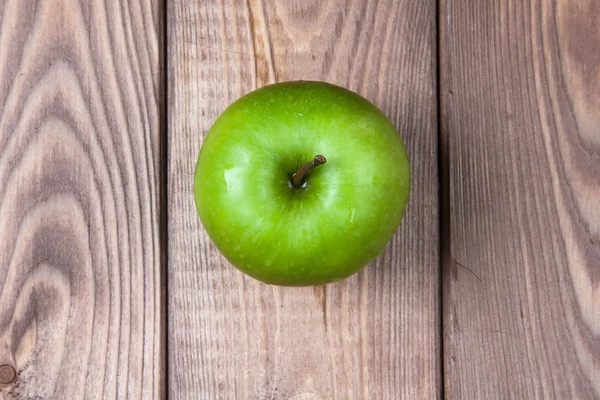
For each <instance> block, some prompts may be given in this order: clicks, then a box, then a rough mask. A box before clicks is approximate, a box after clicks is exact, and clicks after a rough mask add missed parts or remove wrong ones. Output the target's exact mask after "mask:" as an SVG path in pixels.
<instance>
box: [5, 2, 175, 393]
mask: <svg viewBox="0 0 600 400" xmlns="http://www.w3.org/2000/svg"><path fill="white" fill-rule="evenodd" d="M161 7H162V5H161V3H160V2H159V1H158V0H156V1H150V0H149V1H120V2H119V1H107V2H102V1H77V0H51V1H29V0H27V1H25V0H4V1H0V365H2V364H6V366H5V367H3V368H2V371H0V372H1V373H0V375H1V376H0V379H4V380H5V381H9V380H11V378H12V377H11V375H12V371H13V370H16V372H17V377H16V380H14V381H13V382H12V383H10V384H8V385H2V384H0V398H36V399H38V398H39V399H42V398H44V399H46V398H54V399H78V398H84V395H85V396H86V398H119V399H123V398H126V397H128V398H153V397H156V398H159V397H164V393H165V379H164V375H165V368H164V363H165V359H164V352H165V349H164V342H165V335H164V331H165V327H164V326H163V322H164V318H162V317H161V315H162V314H163V311H162V309H163V308H162V307H161V295H162V291H161V283H163V281H162V280H161V262H160V261H161V260H160V259H161V253H162V252H161V241H160V233H159V206H160V188H161V185H160V184H159V182H160V176H161V173H160V125H161V121H160V114H161V113H160V110H161V104H160V103H161V97H163V94H162V93H161V92H162V91H163V89H162V86H161V70H162V68H161V64H160V56H161V45H160V43H161V40H162V33H161V29H162V25H163V24H162V20H161V15H164V14H163V11H162V8H161Z"/></svg>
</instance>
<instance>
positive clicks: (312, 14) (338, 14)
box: [167, 0, 441, 400]
mask: <svg viewBox="0 0 600 400" xmlns="http://www.w3.org/2000/svg"><path fill="white" fill-rule="evenodd" d="M435 21H436V7H435V2H434V1H422V2H411V1H392V0H387V1H364V0H349V1H330V2H322V1H317V0H311V1H302V2H300V1H294V2H290V1H284V0H280V1H269V0H262V1H261V0H250V1H226V0H223V1H217V0H209V1H204V0H196V1H189V0H175V1H171V2H168V30H167V36H168V39H167V40H168V60H169V66H168V79H169V82H170V85H169V89H168V125H169V165H168V198H169V202H168V203H169V279H168V281H169V387H170V389H169V392H170V396H171V398H173V399H180V398H195V399H207V400H209V399H210V400H213V399H343V400H349V399H400V398H437V397H439V396H440V394H441V393H440V386H441V382H440V380H441V376H440V369H441V368H440V365H439V355H440V350H439V346H440V341H439V328H440V325H439V318H440V315H439V303H438V294H439V286H438V285H439V273H438V270H439V254H438V248H439V242H438V202H437V199H438V190H437V189H438V188H437V181H438V179H437V100H436V89H437V84H436V53H435V43H436V36H435ZM294 79H319V80H327V81H330V82H333V83H337V84H340V85H343V86H346V87H348V88H350V89H353V90H356V91H358V93H360V94H362V95H364V96H366V97H367V98H369V99H370V100H372V101H373V102H374V103H376V104H377V105H378V106H380V107H381V108H382V109H383V110H384V111H385V112H386V113H387V115H389V116H390V117H391V119H392V120H393V122H394V123H395V124H396V126H397V127H398V128H399V130H400V132H401V134H402V136H403V137H404V138H405V140H406V142H407V147H408V149H409V152H410V157H411V160H412V168H413V169H412V176H413V191H412V197H411V201H410V203H409V207H408V213H407V215H406V217H405V219H404V221H403V223H402V227H401V229H400V230H399V232H398V234H397V235H396V236H395V238H394V239H393V241H392V242H391V243H390V245H389V246H388V247H387V249H386V251H385V254H383V256H382V257H380V258H379V259H378V260H377V261H376V262H373V263H372V264H371V265H369V266H368V267H367V268H366V269H364V270H363V271H362V272H361V273H359V274H358V275H356V276H354V277H351V278H350V279H348V280H346V281H343V282H341V283H337V284H333V285H328V286H326V287H318V288H314V289H313V288H279V287H270V286H267V285H263V284H260V283H257V282H256V281H253V280H252V279H249V278H246V277H244V276H243V275H242V274H241V273H240V272H238V271H237V270H235V269H234V268H233V267H232V266H231V265H230V264H228V263H227V262H226V261H225V259H224V258H223V257H222V256H221V255H220V254H219V253H218V251H217V250H216V248H215V247H214V246H213V245H212V244H211V242H210V241H209V239H208V237H207V235H206V233H205V232H204V230H203V229H202V227H201V224H200V222H199V219H198V217H197V215H196V211H195V207H194V199H193V172H194V167H195V162H196V158H197V155H198V151H199V150H200V146H201V144H202V139H203V136H204V135H205V134H206V132H207V131H208V129H209V128H210V126H211V124H212V123H213V122H214V120H215V119H216V117H217V116H218V115H219V113H220V112H222V111H223V110H224V109H225V108H226V106H227V105H228V104H229V103H231V102H232V101H234V100H235V99H236V98H238V97H239V96H241V95H243V94H245V93H247V92H249V91H250V90H252V89H254V88H257V87H261V86H263V85H265V84H268V83H272V82H276V81H286V80H294Z"/></svg>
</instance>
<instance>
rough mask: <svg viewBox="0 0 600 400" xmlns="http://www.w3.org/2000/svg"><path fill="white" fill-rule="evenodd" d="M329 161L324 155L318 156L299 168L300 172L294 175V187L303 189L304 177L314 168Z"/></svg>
mask: <svg viewBox="0 0 600 400" xmlns="http://www.w3.org/2000/svg"><path fill="white" fill-rule="evenodd" d="M326 162H327V160H326V159H325V157H323V156H322V155H317V156H315V158H314V159H313V160H312V161H311V162H309V163H306V164H304V165H303V166H301V167H300V168H298V171H296V173H294V175H292V184H293V185H294V187H297V188H299V187H302V183H303V179H304V175H305V174H306V173H307V172H308V171H310V170H311V169H313V168H316V167H318V166H319V165H322V164H325V163H326Z"/></svg>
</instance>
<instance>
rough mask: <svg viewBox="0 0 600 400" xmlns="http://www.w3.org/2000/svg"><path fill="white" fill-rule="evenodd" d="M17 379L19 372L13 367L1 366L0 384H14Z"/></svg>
mask: <svg viewBox="0 0 600 400" xmlns="http://www.w3.org/2000/svg"><path fill="white" fill-rule="evenodd" d="M16 377H17V371H15V369H14V368H13V367H12V366H11V365H8V364H3V365H0V384H3V385H7V384H9V383H12V382H13V381H14V380H15V378H16Z"/></svg>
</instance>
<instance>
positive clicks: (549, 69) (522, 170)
mask: <svg viewBox="0 0 600 400" xmlns="http://www.w3.org/2000/svg"><path fill="white" fill-rule="evenodd" d="M440 11H441V13H442V14H441V16H440V22H441V28H440V40H441V42H440V43H441V44H440V54H441V62H440V64H441V105H442V107H441V123H442V139H441V145H442V160H443V161H444V164H443V165H442V170H444V171H447V172H448V173H447V175H446V176H444V177H443V179H445V182H444V185H443V186H444V187H443V190H442V192H443V194H444V191H446V192H445V194H446V195H449V202H448V203H447V204H445V206H444V207H443V209H444V210H445V212H443V219H444V221H445V222H444V224H443V225H445V226H444V228H443V230H444V231H445V232H446V233H448V234H449V236H448V237H450V238H451V240H450V241H447V242H445V243H444V250H443V257H444V272H443V292H444V296H443V309H444V317H443V318H444V370H445V375H444V376H445V394H446V395H447V397H448V398H449V399H459V398H460V399H475V398H477V399H496V398H497V399H535V398H539V399H542V398H543V399H575V398H577V399H592V398H599V397H600V290H599V288H600V113H598V110H599V109H600V3H598V2H597V1H593V0H582V1H576V2H573V1H569V0H557V1H549V0H530V1H521V0H496V1H491V2H472V1H468V0H443V1H442V3H441V8H440Z"/></svg>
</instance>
